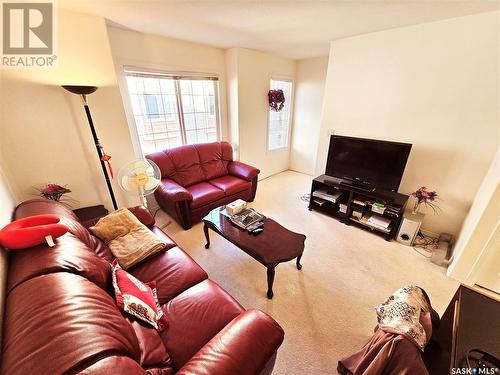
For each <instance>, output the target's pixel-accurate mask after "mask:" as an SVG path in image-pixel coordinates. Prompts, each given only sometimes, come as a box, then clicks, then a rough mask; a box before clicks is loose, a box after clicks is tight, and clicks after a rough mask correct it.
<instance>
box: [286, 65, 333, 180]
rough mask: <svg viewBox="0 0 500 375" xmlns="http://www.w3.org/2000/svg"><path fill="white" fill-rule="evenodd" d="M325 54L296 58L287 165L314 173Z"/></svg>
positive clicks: (323, 83)
mask: <svg viewBox="0 0 500 375" xmlns="http://www.w3.org/2000/svg"><path fill="white" fill-rule="evenodd" d="M327 68H328V56H324V57H316V58H312V59H304V60H298V61H297V73H296V79H295V81H296V83H295V105H294V115H293V128H292V143H291V150H290V169H292V170H294V171H297V172H302V173H307V174H310V175H312V174H314V169H315V166H316V153H317V149H318V140H319V131H320V126H321V113H322V110H323V93H324V90H325V80H326V71H327Z"/></svg>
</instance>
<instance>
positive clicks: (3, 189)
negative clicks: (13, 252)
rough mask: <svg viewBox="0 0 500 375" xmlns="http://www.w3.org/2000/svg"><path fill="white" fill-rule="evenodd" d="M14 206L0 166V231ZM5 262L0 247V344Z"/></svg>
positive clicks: (8, 219)
mask: <svg viewBox="0 0 500 375" xmlns="http://www.w3.org/2000/svg"><path fill="white" fill-rule="evenodd" d="M14 206H15V201H14V196H13V194H12V192H11V189H10V187H9V186H8V184H7V181H6V179H5V176H4V173H3V167H2V165H0V229H2V228H3V227H4V226H5V225H6V224H8V223H9V222H10V220H11V215H12V211H13V209H14ZM7 262H8V255H7V251H6V250H4V249H3V248H1V247H0V342H2V327H3V314H4V306H5V286H6V281H7Z"/></svg>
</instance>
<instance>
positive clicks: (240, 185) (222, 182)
mask: <svg viewBox="0 0 500 375" xmlns="http://www.w3.org/2000/svg"><path fill="white" fill-rule="evenodd" d="M208 182H209V183H210V184H211V185H214V186H215V187H217V188H219V189H221V190H223V191H224V193H225V194H226V195H233V194H236V193H239V192H240V191H245V190H252V183H251V182H249V181H245V180H242V179H241V178H238V177H234V176H223V177H219V178H215V179H213V180H210V181H208Z"/></svg>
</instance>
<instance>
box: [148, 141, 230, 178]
mask: <svg viewBox="0 0 500 375" xmlns="http://www.w3.org/2000/svg"><path fill="white" fill-rule="evenodd" d="M146 158H148V159H150V160H152V161H153V162H155V163H156V164H157V165H158V167H159V168H160V170H161V174H162V178H169V179H171V180H174V181H175V182H177V183H178V184H179V185H181V186H185V187H187V186H191V185H194V184H197V183H199V182H203V181H207V180H210V179H212V178H216V177H220V176H224V175H227V174H228V171H227V165H228V164H229V162H230V161H232V159H233V150H232V148H231V145H230V144H229V143H227V142H212V143H202V144H196V145H185V146H180V147H175V148H172V149H169V150H165V151H160V152H155V153H153V154H150V155H147V156H146Z"/></svg>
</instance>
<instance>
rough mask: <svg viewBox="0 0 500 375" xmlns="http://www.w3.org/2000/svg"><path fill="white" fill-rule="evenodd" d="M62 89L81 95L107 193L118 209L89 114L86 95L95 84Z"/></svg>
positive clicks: (92, 90) (93, 89)
mask: <svg viewBox="0 0 500 375" xmlns="http://www.w3.org/2000/svg"><path fill="white" fill-rule="evenodd" d="M63 88H64V89H66V90H68V91H69V92H71V93H73V94H77V95H79V96H80V97H81V99H82V102H83V107H84V109H85V114H86V115H87V120H88V122H89V125H90V131H91V132H92V138H93V139H94V144H95V148H96V151H97V155H98V156H99V161H100V163H101V168H102V173H103V174H104V178H105V180H106V185H107V186H108V191H109V195H110V197H111V202H112V203H113V208H114V209H115V210H117V209H118V205H117V204H116V199H115V194H114V193H113V187H112V186H111V180H110V178H109V174H108V171H107V169H106V165H105V164H104V160H103V155H104V154H103V152H102V149H101V144H100V143H99V138H98V137H97V133H96V131H95V127H94V121H92V116H91V114H90V109H89V105H88V102H87V95H88V94H92V93H93V92H95V91H96V90H97V87H95V86H63Z"/></svg>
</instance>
